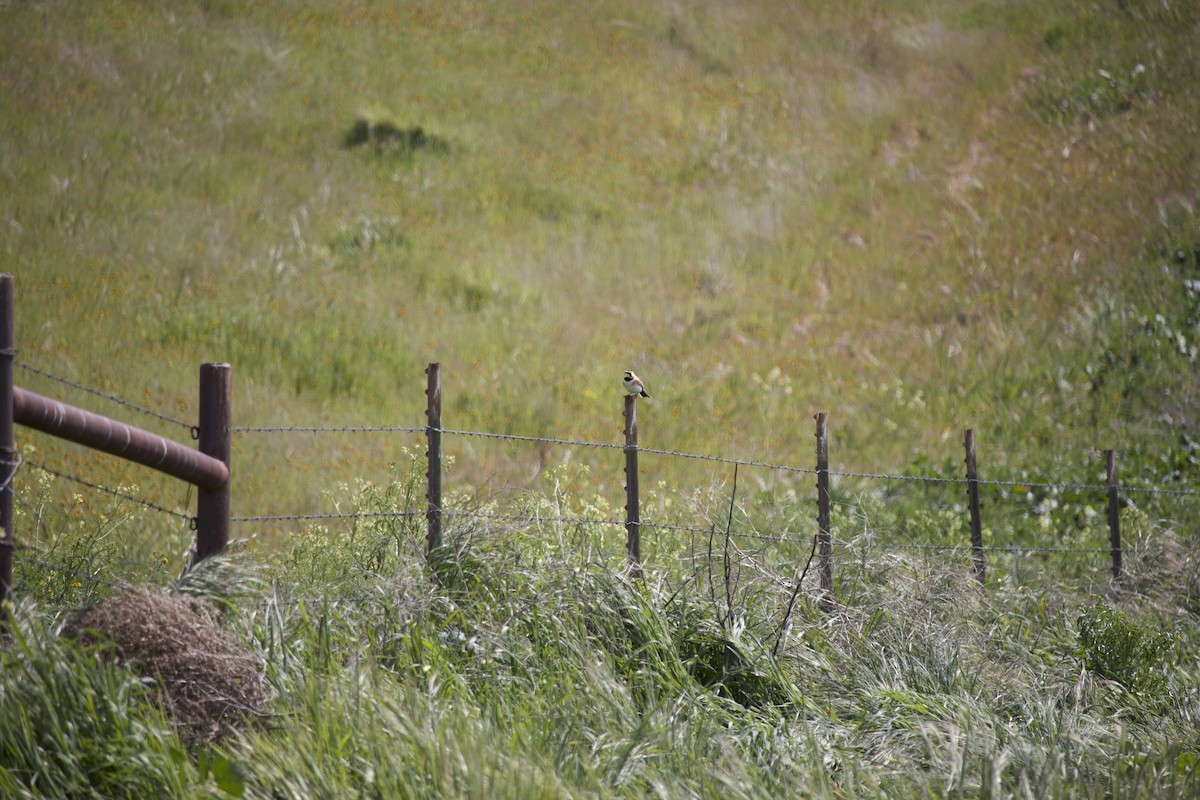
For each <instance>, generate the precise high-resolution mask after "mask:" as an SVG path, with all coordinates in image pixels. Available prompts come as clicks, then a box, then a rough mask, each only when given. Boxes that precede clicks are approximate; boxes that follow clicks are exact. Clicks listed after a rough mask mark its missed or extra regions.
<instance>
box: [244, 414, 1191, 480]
mask: <svg viewBox="0 0 1200 800" xmlns="http://www.w3.org/2000/svg"><path fill="white" fill-rule="evenodd" d="M230 430H231V431H232V432H233V433H280V432H300V433H428V432H429V431H431V430H432V431H436V432H438V433H442V434H445V435H447V436H466V437H473V438H479V439H501V440H506V441H513V442H531V443H536V444H553V445H561V446H566V447H591V448H597V449H608V450H624V449H626V448H627V445H624V444H620V443H616V442H589V441H584V440H581V439H560V438H555V437H546V436H528V435H523V434H515V433H494V432H490V431H472V430H458V429H454V428H429V427H428V426H425V427H420V426H407V425H344V426H339V425H294V426H254V427H250V426H241V427H234V428H231V429H230ZM637 451H638V453H644V454H647V455H660V456H667V457H670V458H685V459H691V460H695V461H709V462H713V463H717V464H729V465H737V466H745V467H757V468H760V469H766V470H771V471H776V472H793V473H798V474H804V475H816V474H817V473H818V471H819V470H817V469H816V468H815V467H798V466H795V465H793V464H780V463H773V462H769V461H758V460H754V459H743V458H732V457H728V456H714V455H709V454H706V453H693V452H688V451H685V450H667V449H662V448H655V447H638V448H637ZM828 472H829V475H830V477H840V478H866V479H871V480H883V481H901V482H905V481H907V482H912V483H941V484H954V485H960V486H966V485H967V484H969V483H970V482H971V481H970V480H968V479H967V478H959V477H948V476H940V475H904V474H897V473H887V472H863V471H856V470H840V469H831V470H829V471H828ZM975 483H976V484H978V485H979V486H994V487H1004V488H1025V489H1056V490H1058V489H1072V490H1076V491H1088V492H1092V491H1095V492H1106V491H1108V488H1109V487H1108V485H1107V484H1100V483H1076V482H1071V481H1062V482H1048V481H1022V480H993V479H987V478H978V479H976V480H975ZM1117 488H1118V490H1119V491H1122V492H1134V493H1149V494H1162V495H1179V496H1198V495H1200V490H1192V489H1168V488H1164V487H1158V486H1137V485H1131V484H1119V485H1118V487H1117Z"/></svg>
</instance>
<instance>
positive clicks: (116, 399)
mask: <svg viewBox="0 0 1200 800" xmlns="http://www.w3.org/2000/svg"><path fill="white" fill-rule="evenodd" d="M14 366H17V367H19V368H21V369H23V370H25V371H26V372H32V373H34V374H35V375H41V376H42V377H43V378H48V379H49V380H52V381H56V382H58V383H61V384H63V385H65V386H70V387H71V388H72V389H78V390H80V391H81V392H87V393H88V394H91V395H95V396H96V397H103V398H104V399H105V400H108V401H110V402H113V403H116V404H117V405H119V406H124V407H125V408H128V409H132V410H133V411H137V412H138V413H139V414H145V415H147V416H150V417H154V418H156V419H159V420H162V421H163V422H169V423H171V424H172V425H178V426H180V427H182V428H186V429H188V430H189V431H190V430H191V429H192V424H191V423H189V422H184V421H183V420H181V419H178V418H176V417H172V416H170V415H168V414H163V413H162V412H160V411H155V410H154V409H152V408H147V407H146V406H142V405H138V404H137V403H131V402H130V401H128V400H126V399H124V398H123V397H121V396H119V395H116V394H113V393H111V392H104V391H101V390H99V389H93V388H92V387H90V386H84V385H83V384H82V383H76V382H75V381H72V380H69V379H67V378H64V377H62V376H59V375H55V374H54V373H52V372H47V371H46V370H44V369H38V368H37V367H34V366H30V365H29V364H24V363H22V362H20V361H16V362H14Z"/></svg>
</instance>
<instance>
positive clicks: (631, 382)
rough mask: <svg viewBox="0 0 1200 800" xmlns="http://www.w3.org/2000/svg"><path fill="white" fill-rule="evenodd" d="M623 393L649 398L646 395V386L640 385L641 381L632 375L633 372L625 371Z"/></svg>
mask: <svg viewBox="0 0 1200 800" xmlns="http://www.w3.org/2000/svg"><path fill="white" fill-rule="evenodd" d="M624 385H625V391H627V392H629V393H630V394H639V395H641V396H642V397H649V396H650V395H648V394H646V386H645V384H643V383H642V379H641V378H639V377H638V376H637V375H634V374H633V370H629V369H627V370H625V384H624Z"/></svg>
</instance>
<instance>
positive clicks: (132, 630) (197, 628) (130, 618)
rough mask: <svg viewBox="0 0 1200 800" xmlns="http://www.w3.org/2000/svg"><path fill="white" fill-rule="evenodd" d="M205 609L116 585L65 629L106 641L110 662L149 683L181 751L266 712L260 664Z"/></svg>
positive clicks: (172, 597) (150, 589) (155, 591)
mask: <svg viewBox="0 0 1200 800" xmlns="http://www.w3.org/2000/svg"><path fill="white" fill-rule="evenodd" d="M210 608H211V607H208V606H206V604H204V603H201V602H198V601H195V600H189V599H186V598H182V597H178V596H175V595H171V594H168V593H166V592H164V591H162V590H161V589H157V588H154V587H150V586H133V585H124V586H121V587H119V588H118V589H117V591H116V592H115V593H114V594H113V595H112V596H111V597H108V598H106V599H104V600H102V601H101V602H100V603H99V604H97V605H95V606H93V607H92V608H89V609H87V610H86V611H85V612H83V613H82V614H81V615H80V616H79V617H78V618H76V619H75V620H74V621H73V622H72V623H70V624H69V625H68V626H67V629H66V630H65V631H64V633H65V634H66V635H70V636H77V637H79V638H80V639H81V640H83V641H85V642H96V641H101V642H105V641H111V642H112V644H113V645H114V648H115V655H116V657H117V659H118V660H119V661H120V662H121V663H124V664H128V665H129V666H130V668H132V669H133V670H135V671H137V672H138V673H139V674H141V675H144V676H146V677H148V678H151V679H153V680H155V681H156V682H157V684H158V686H159V687H160V688H161V690H162V692H161V694H160V697H162V698H163V699H164V702H165V707H166V710H167V711H168V712H169V713H170V714H171V716H172V718H173V719H174V720H175V723H176V725H177V726H178V729H179V733H180V736H181V737H182V738H183V740H184V741H185V742H186V743H188V744H189V745H196V744H205V743H209V742H212V741H215V740H217V739H219V738H221V737H223V736H225V735H226V734H227V733H229V732H231V731H232V730H234V729H237V728H240V727H242V726H243V725H244V724H245V723H246V722H247V721H249V720H250V719H253V718H256V717H261V716H263V715H264V714H265V713H266V702H267V691H266V679H265V669H264V665H263V664H262V662H261V661H260V659H258V658H257V657H256V656H255V655H254V654H253V653H251V652H250V651H249V650H248V649H247V648H246V647H245V646H244V645H242V644H241V643H239V642H238V641H236V640H235V639H233V638H232V637H231V636H229V635H228V634H227V633H225V632H224V631H222V630H221V628H220V627H219V626H218V624H217V622H216V619H215V614H214V613H211V612H210V610H209V609H210Z"/></svg>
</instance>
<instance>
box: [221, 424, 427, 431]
mask: <svg viewBox="0 0 1200 800" xmlns="http://www.w3.org/2000/svg"><path fill="white" fill-rule="evenodd" d="M426 430H427V429H426V428H417V427H412V426H406V425H262V426H248V425H242V426H237V427H233V428H230V429H229V432H230V433H424V432H425V431H426Z"/></svg>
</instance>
